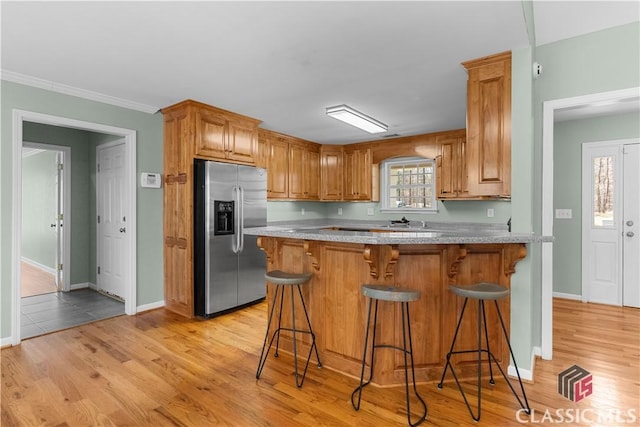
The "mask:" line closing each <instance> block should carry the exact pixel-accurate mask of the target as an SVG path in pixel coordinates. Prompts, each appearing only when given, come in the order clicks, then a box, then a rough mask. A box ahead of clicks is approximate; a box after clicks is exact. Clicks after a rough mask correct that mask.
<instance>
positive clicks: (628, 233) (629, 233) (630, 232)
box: [627, 231, 635, 237]
mask: <svg viewBox="0 0 640 427" xmlns="http://www.w3.org/2000/svg"><path fill="white" fill-rule="evenodd" d="M633 236H635V234H634V233H633V231H627V237H633Z"/></svg>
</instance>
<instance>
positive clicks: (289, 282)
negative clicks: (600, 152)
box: [256, 270, 322, 387]
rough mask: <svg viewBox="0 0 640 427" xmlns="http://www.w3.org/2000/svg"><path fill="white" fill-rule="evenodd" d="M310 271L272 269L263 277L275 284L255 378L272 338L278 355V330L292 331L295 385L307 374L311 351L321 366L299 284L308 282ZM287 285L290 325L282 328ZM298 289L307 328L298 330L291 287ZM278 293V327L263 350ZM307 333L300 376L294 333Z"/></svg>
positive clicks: (299, 385)
mask: <svg viewBox="0 0 640 427" xmlns="http://www.w3.org/2000/svg"><path fill="white" fill-rule="evenodd" d="M311 276H312V274H311V273H300V274H296V273H287V272H284V271H280V270H274V271H269V272H267V273H266V274H265V275H264V277H265V278H266V279H267V282H270V283H273V284H274V285H276V288H275V291H274V293H273V302H272V304H271V312H270V313H269V321H268V322H267V332H266V333H265V336H264V343H263V344H262V352H261V353H260V361H259V362H258V370H257V372H256V379H260V374H261V373H262V369H263V368H264V364H265V363H266V361H267V356H268V355H269V351H270V350H271V346H272V345H273V340H274V339H276V337H277V341H276V352H275V353H274V356H275V357H278V348H279V346H280V331H290V332H293V365H294V369H295V376H296V385H297V386H298V387H302V383H303V382H304V378H305V376H306V375H307V368H308V367H309V361H310V360H311V353H312V352H313V350H315V353H316V360H317V361H318V368H320V367H322V363H321V362H320V356H319V355H318V347H317V346H316V336H315V334H314V333H313V330H312V329H311V321H310V320H309V314H308V313H307V306H306V304H305V303H304V298H303V297H302V290H301V289H300V285H304V284H306V283H307V282H309V279H311ZM287 286H288V287H289V289H290V291H291V293H290V295H291V327H290V328H284V327H282V303H283V301H284V288H285V287H287ZM294 287H295V288H297V289H298V295H300V302H301V303H302V309H303V310H304V317H305V318H306V319H307V326H308V328H309V329H307V330H300V329H297V328H296V305H295V298H294V295H295V294H294V291H293V288H294ZM278 293H280V312H279V313H278V328H277V329H276V330H275V331H274V332H273V335H271V340H270V341H269V347H268V348H267V350H266V352H265V348H266V346H267V339H268V337H269V329H270V328H271V320H272V318H273V313H274V310H275V307H276V301H277V299H278ZM299 333H300V334H309V335H311V347H309V355H308V356H307V363H306V365H305V367H304V372H303V373H302V378H301V379H299V378H300V375H299V374H298V349H297V345H296V334H299Z"/></svg>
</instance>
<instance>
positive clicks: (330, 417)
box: [0, 300, 640, 427]
mask: <svg viewBox="0 0 640 427" xmlns="http://www.w3.org/2000/svg"><path fill="white" fill-rule="evenodd" d="M639 313H640V310H637V309H628V308H620V307H607V306H601V305H595V304H583V303H580V302H577V301H566V300H554V360H552V361H545V360H537V361H536V366H535V382H534V383H527V384H525V388H526V391H527V394H528V397H529V400H530V403H531V407H532V408H533V409H534V414H533V416H532V417H531V418H528V417H526V416H522V417H521V418H522V420H523V421H529V423H531V424H534V423H537V424H541V423H542V421H545V422H546V423H547V424H549V423H551V421H552V420H556V421H558V420H560V417H561V416H563V415H565V414H566V413H567V412H566V411H570V410H573V411H578V410H582V411H585V410H591V411H602V413H603V414H604V416H605V421H606V422H604V423H600V424H599V425H620V422H618V421H619V420H617V421H616V420H615V419H606V416H609V414H611V413H613V412H612V411H616V410H618V411H623V416H624V417H625V418H623V420H625V421H628V420H631V418H630V417H629V416H628V412H626V411H627V410H628V409H635V410H636V412H635V414H636V417H637V419H640V410H639V409H638V406H639V403H638V402H639V401H640V363H639V362H640V337H639V333H638V331H639V330H640V315H639ZM266 316H267V313H266V304H264V303H261V304H258V305H255V306H252V307H249V308H247V309H244V310H241V311H238V312H234V313H230V314H228V315H225V316H221V317H218V318H213V319H209V320H198V319H192V320H189V319H184V318H182V317H180V316H177V315H175V314H173V313H171V312H168V311H165V310H162V309H159V310H154V311H150V312H145V313H141V314H139V315H137V316H121V317H117V318H113V319H108V320H104V321H100V322H95V323H92V324H88V325H83V326H79V327H77V328H72V329H68V330H65V331H60V332H56V333H53V334H48V335H43V336H40V337H36V338H33V339H29V340H26V341H23V343H22V344H21V345H20V346H17V347H10V348H5V349H3V350H2V352H1V355H0V358H1V368H2V370H1V378H2V384H1V397H2V399H1V403H0V404H1V411H0V413H1V418H0V420H1V422H2V426H3V427H4V426H9V427H13V426H40V425H44V426H65V425H66V426H70V427H75V426H79V425H95V426H97V425H105V426H154V427H160V426H181V427H190V426H195V427H200V426H208V425H230V426H279V427H280V426H314V427H315V426H381V425H384V426H394V425H397V426H403V425H406V414H405V410H406V409H405V400H404V399H405V394H404V387H375V386H369V387H367V388H366V389H365V390H364V392H363V396H362V406H361V409H360V411H357V412H356V411H355V410H354V409H353V408H352V406H351V402H350V396H351V392H352V391H353V389H354V388H355V387H356V386H357V384H358V380H357V379H356V378H351V377H347V376H344V375H342V374H339V373H337V372H334V371H332V370H330V369H326V368H321V369H318V368H317V367H316V365H315V362H314V359H313V358H312V362H311V363H310V366H309V371H308V373H307V377H306V379H305V383H304V386H303V387H302V388H298V387H296V386H295V382H294V376H293V358H292V356H291V355H290V354H288V353H285V352H281V353H280V357H278V358H275V357H273V353H271V354H270V355H269V360H268V361H267V364H266V366H265V368H264V371H263V372H262V376H261V378H260V380H256V379H255V370H256V367H257V363H258V356H259V354H260V349H261V346H262V341H263V339H264V328H265V327H266ZM574 364H577V365H579V366H581V367H582V368H584V369H586V370H587V371H589V372H591V373H592V375H593V393H592V395H591V396H588V397H586V398H584V399H583V400H581V401H580V402H572V401H570V400H568V399H566V398H565V397H563V396H561V395H560V394H558V391H557V377H558V374H559V373H560V372H562V371H563V370H564V369H566V368H568V367H569V366H572V365H574ZM300 365H301V368H302V367H303V364H302V363H301V364H300ZM513 384H514V386H516V385H517V382H514V383H513ZM464 387H465V389H468V390H470V392H471V393H472V396H471V397H470V398H471V399H472V400H471V402H472V404H474V402H475V388H474V387H475V385H474V384H472V383H471V384H468V383H465V384H464ZM418 390H419V392H420V394H421V396H422V397H423V398H424V399H425V400H426V402H427V404H428V406H429V415H428V419H427V421H426V422H425V423H424V425H426V426H429V425H432V426H459V425H478V424H479V425H486V426H498V425H500V426H502V425H520V424H521V423H519V422H518V418H517V411H518V409H519V406H518V404H517V402H516V401H515V399H514V398H513V396H512V395H511V391H510V390H509V388H508V386H507V384H506V383H505V382H504V380H503V379H501V378H497V379H496V385H494V386H489V385H487V384H486V380H485V384H484V387H483V400H482V418H481V421H480V422H479V423H474V422H473V421H472V420H471V418H470V417H469V414H468V412H467V409H466V407H465V405H464V402H463V400H462V398H461V396H460V393H459V392H458V389H457V387H456V386H455V383H454V382H453V381H452V379H451V378H448V380H447V381H446V382H445V386H444V388H443V389H442V390H439V389H438V388H437V387H436V384H435V383H421V384H419V385H418ZM415 408H416V404H415V402H414V403H413V404H412V409H415ZM558 411H560V412H558ZM574 413H575V412H574ZM545 417H546V418H545ZM577 421H578V422H575V423H573V424H571V425H572V426H588V425H593V423H592V422H589V420H588V419H585V418H584V417H583V418H581V419H578V420H577ZM543 424H544V423H543ZM635 424H636V425H637V424H638V422H637V420H636V422H635ZM631 425H633V424H631Z"/></svg>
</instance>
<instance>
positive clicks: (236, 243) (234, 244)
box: [231, 186, 240, 254]
mask: <svg viewBox="0 0 640 427" xmlns="http://www.w3.org/2000/svg"><path fill="white" fill-rule="evenodd" d="M233 198H234V199H235V209H234V211H235V212H234V216H235V218H234V219H233V222H234V224H235V225H234V227H235V230H233V231H234V233H233V237H234V238H233V239H232V240H231V250H232V251H233V253H234V254H237V253H238V252H239V251H240V240H239V238H240V233H239V232H238V219H239V218H240V212H239V210H240V203H239V202H240V188H239V187H237V186H234V187H233Z"/></svg>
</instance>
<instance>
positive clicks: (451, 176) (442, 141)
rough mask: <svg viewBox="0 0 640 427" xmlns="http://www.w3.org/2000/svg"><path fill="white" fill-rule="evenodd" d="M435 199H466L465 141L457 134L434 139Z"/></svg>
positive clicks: (467, 192) (467, 196) (467, 194)
mask: <svg viewBox="0 0 640 427" xmlns="http://www.w3.org/2000/svg"><path fill="white" fill-rule="evenodd" d="M436 143H437V144H438V149H439V153H438V156H437V157H436V165H437V179H436V188H437V198H438V199H460V198H462V199H468V198H470V196H469V190H468V185H467V182H468V179H467V158H466V139H465V137H464V135H460V134H459V132H455V133H452V134H450V135H439V136H438V137H437V138H436Z"/></svg>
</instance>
